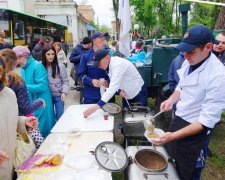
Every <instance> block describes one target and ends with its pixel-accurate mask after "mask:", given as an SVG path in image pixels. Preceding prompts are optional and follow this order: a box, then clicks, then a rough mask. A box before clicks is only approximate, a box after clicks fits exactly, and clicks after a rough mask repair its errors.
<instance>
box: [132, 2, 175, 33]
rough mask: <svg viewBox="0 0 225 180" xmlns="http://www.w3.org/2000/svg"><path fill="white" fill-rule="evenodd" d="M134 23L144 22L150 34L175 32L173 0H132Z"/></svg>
mask: <svg viewBox="0 0 225 180" xmlns="http://www.w3.org/2000/svg"><path fill="white" fill-rule="evenodd" d="M130 3H131V5H133V7H134V11H135V17H134V23H137V22H138V24H143V26H144V27H145V29H147V30H148V31H150V34H147V35H150V36H154V37H159V36H162V35H163V34H165V33H166V35H169V34H170V33H172V32H174V23H173V19H172V17H173V5H172V4H174V3H173V1H172V0H144V2H143V0H131V1H130Z"/></svg>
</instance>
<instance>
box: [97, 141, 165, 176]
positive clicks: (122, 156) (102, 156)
mask: <svg viewBox="0 0 225 180" xmlns="http://www.w3.org/2000/svg"><path fill="white" fill-rule="evenodd" d="M95 158H96V160H97V162H98V164H99V165H100V166H101V167H103V168H104V169H106V170H108V171H110V172H121V171H123V170H124V169H125V168H126V167H127V166H128V165H129V164H130V163H133V162H134V163H136V165H137V166H138V167H139V168H140V169H141V170H144V171H146V172H158V171H162V170H164V169H165V168H166V167H167V165H168V160H167V158H166V157H165V156H164V155H163V154H162V153H160V152H158V151H156V150H152V149H142V150H139V151H137V152H136V154H135V156H134V159H133V160H132V157H129V158H128V156H127V153H126V151H125V150H124V149H123V147H122V146H120V145H119V144H118V143H115V142H103V143H101V144H99V145H98V146H97V147H96V149H95ZM159 162H160V163H159ZM154 166H155V167H154Z"/></svg>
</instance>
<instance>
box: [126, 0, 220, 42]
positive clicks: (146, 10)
mask: <svg viewBox="0 0 225 180" xmlns="http://www.w3.org/2000/svg"><path fill="white" fill-rule="evenodd" d="M216 1H217V2H223V0H216ZM184 3H187V1H185V0H130V4H131V5H132V6H133V7H134V12H135V13H134V17H133V19H132V20H133V24H136V23H137V24H139V25H140V29H139V32H141V34H143V35H144V36H145V37H149V38H154V37H161V36H162V35H166V36H169V35H170V34H175V35H176V36H180V34H181V32H180V31H181V20H180V16H181V15H180V14H179V5H180V4H184ZM220 10H221V7H219V6H215V5H207V4H202V3H191V11H190V12H189V21H188V27H192V26H194V25H196V24H204V25H206V26H208V27H209V28H211V29H212V30H213V29H214V27H215V24H216V21H217V18H218V15H219V12H220Z"/></svg>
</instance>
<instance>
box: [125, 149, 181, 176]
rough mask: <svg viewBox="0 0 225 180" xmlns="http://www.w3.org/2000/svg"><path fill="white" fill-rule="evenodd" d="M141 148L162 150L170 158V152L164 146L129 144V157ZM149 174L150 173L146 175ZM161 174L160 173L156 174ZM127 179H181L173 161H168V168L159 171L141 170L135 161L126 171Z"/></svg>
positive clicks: (127, 151)
mask: <svg viewBox="0 0 225 180" xmlns="http://www.w3.org/2000/svg"><path fill="white" fill-rule="evenodd" d="M141 149H154V150H156V151H159V152H161V153H162V154H163V155H164V156H165V157H166V158H167V159H169V156H168V153H167V151H166V149H165V148H164V147H163V146H128V147H127V148H126V153H127V155H128V157H132V159H134V156H135V154H136V152H137V151H139V150H141ZM146 174H148V175H146ZM156 174H160V175H156ZM125 179H126V180H179V176H178V174H177V171H176V169H175V167H174V164H173V163H172V162H171V161H168V166H167V167H166V169H164V170H162V171H159V172H147V171H144V170H141V169H140V168H139V167H138V166H137V165H136V164H135V163H134V162H133V163H131V164H130V165H128V167H127V168H126V171H125Z"/></svg>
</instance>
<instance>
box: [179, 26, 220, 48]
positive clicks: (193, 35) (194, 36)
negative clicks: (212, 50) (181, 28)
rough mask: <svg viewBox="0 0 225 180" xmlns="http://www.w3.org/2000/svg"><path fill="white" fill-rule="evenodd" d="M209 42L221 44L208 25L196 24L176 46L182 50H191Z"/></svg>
mask: <svg viewBox="0 0 225 180" xmlns="http://www.w3.org/2000/svg"><path fill="white" fill-rule="evenodd" d="M208 42H212V43H214V44H219V41H217V40H216V39H215V37H214V36H213V33H212V32H211V31H210V30H209V29H208V28H207V27H206V26H203V25H196V26H194V27H193V28H191V29H190V30H188V31H187V32H186V33H185V34H184V36H183V38H182V41H181V43H180V44H178V45H177V47H176V48H177V49H178V50H179V51H182V52H189V51H193V50H194V49H195V48H196V47H198V46H199V45H202V44H206V43H208Z"/></svg>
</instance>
